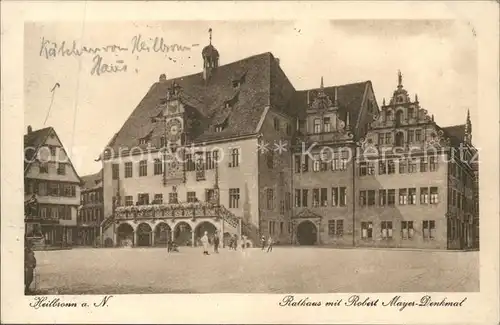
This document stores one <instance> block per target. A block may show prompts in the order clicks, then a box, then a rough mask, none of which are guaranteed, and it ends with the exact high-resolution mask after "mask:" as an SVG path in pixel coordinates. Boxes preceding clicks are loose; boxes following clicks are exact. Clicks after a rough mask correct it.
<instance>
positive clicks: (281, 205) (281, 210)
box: [280, 200, 285, 215]
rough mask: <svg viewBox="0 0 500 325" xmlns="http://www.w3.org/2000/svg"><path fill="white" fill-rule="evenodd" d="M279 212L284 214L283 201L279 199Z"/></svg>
mask: <svg viewBox="0 0 500 325" xmlns="http://www.w3.org/2000/svg"><path fill="white" fill-rule="evenodd" d="M280 214H282V215H283V214H285V201H284V200H280Z"/></svg>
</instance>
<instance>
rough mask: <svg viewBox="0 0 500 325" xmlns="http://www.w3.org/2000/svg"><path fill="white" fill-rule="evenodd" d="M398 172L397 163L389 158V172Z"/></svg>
mask: <svg viewBox="0 0 500 325" xmlns="http://www.w3.org/2000/svg"><path fill="white" fill-rule="evenodd" d="M395 173H396V164H395V163H394V160H392V159H391V160H387V174H395Z"/></svg>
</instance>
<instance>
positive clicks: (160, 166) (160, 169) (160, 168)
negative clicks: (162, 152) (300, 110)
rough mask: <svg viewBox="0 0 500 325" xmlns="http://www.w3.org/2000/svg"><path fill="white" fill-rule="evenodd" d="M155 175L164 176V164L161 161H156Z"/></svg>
mask: <svg viewBox="0 0 500 325" xmlns="http://www.w3.org/2000/svg"><path fill="white" fill-rule="evenodd" d="M154 174H155V175H161V174H163V162H162V161H161V160H160V159H155V163H154Z"/></svg>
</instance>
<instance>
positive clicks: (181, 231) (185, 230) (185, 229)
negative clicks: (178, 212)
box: [174, 221, 192, 246]
mask: <svg viewBox="0 0 500 325" xmlns="http://www.w3.org/2000/svg"><path fill="white" fill-rule="evenodd" d="M191 233H192V229H191V226H190V225H189V224H188V223H186V222H184V221H181V222H179V223H178V224H177V225H176V226H175V229H174V238H175V243H176V244H177V245H179V246H191V240H192V238H191Z"/></svg>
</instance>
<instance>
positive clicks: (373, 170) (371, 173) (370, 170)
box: [366, 161, 375, 175]
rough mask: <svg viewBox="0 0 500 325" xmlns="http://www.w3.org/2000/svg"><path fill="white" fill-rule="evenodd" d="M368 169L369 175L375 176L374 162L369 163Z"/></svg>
mask: <svg viewBox="0 0 500 325" xmlns="http://www.w3.org/2000/svg"><path fill="white" fill-rule="evenodd" d="M366 167H367V168H366V172H367V173H368V175H375V163H374V162H373V161H367V165H366Z"/></svg>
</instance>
